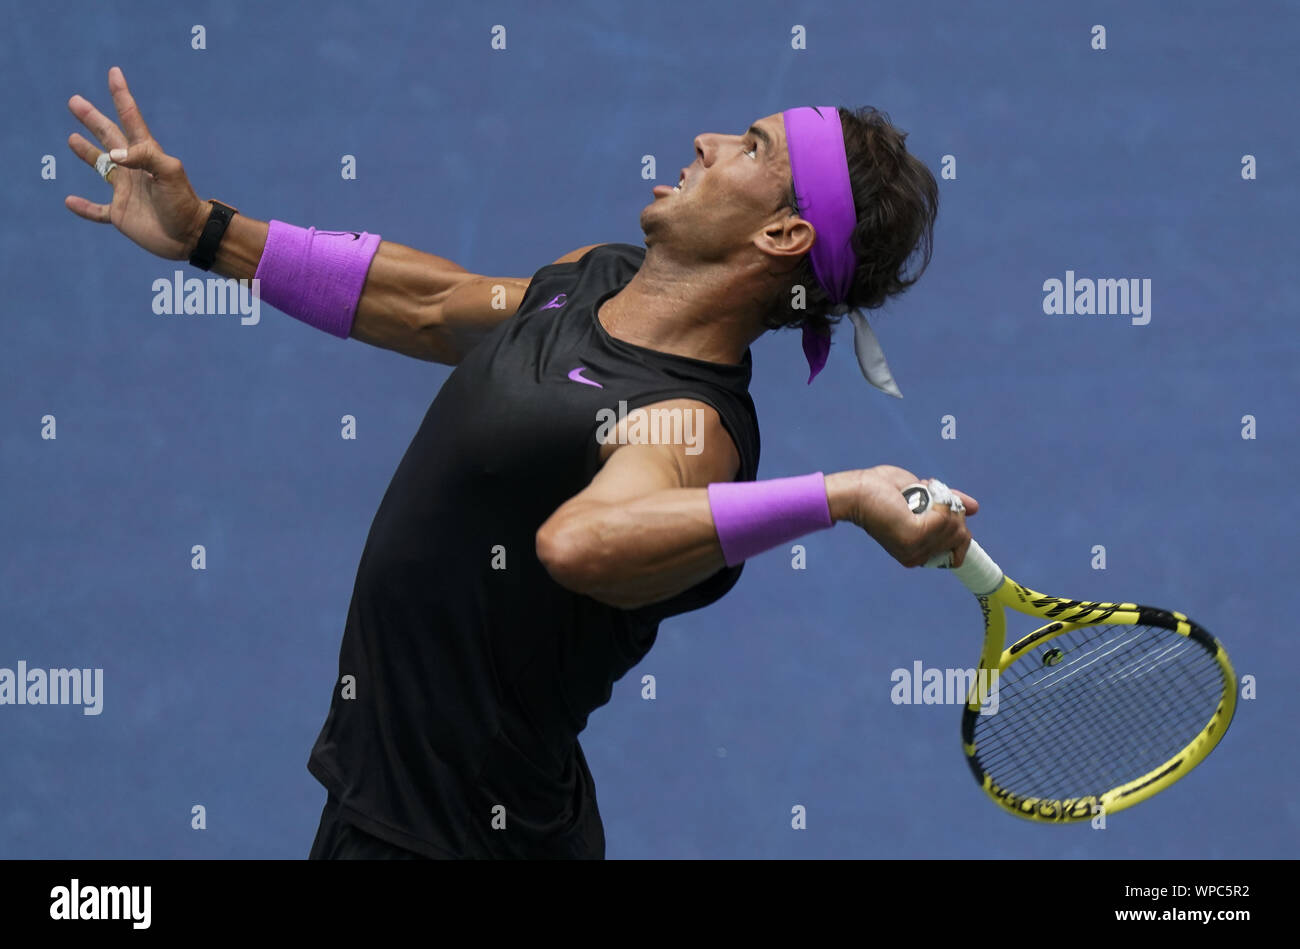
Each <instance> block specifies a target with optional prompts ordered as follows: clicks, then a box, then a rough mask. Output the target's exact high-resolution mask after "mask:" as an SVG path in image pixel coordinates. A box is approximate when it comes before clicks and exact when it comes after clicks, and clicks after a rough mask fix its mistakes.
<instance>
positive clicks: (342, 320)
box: [67, 67, 978, 859]
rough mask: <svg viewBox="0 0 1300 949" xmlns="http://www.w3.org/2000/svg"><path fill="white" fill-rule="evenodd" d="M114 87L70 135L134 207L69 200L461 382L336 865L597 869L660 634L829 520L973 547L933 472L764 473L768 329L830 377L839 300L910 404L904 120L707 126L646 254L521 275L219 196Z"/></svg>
mask: <svg viewBox="0 0 1300 949" xmlns="http://www.w3.org/2000/svg"><path fill="white" fill-rule="evenodd" d="M109 89H110V92H111V94H112V98H113V102H114V104H115V106H116V110H117V114H118V119H119V121H120V123H121V124H120V126H119V125H117V124H115V123H113V122H112V121H110V120H109V119H108V118H106V117H105V116H104V115H102V114H101V113H100V112H99V111H97V110H96V109H95V108H94V106H92V105H91V103H90V102H88V101H87V100H86V99H84V98H82V97H81V96H74V97H73V98H72V99H71V100H70V101H69V107H70V108H71V110H72V112H73V114H74V115H75V116H76V117H77V118H78V119H80V120H81V121H82V122H83V123H84V124H85V126H86V128H87V129H88V130H89V131H90V132H91V133H92V134H93V136H94V137H95V139H97V140H98V142H99V145H100V147H96V146H95V145H94V144H92V143H91V142H90V141H89V140H87V139H86V138H84V137H82V136H81V135H79V134H74V135H72V136H71V138H70V140H69V144H70V146H71V148H72V150H73V151H74V152H75V153H76V154H77V155H78V156H80V157H81V158H82V159H84V160H85V161H86V162H87V163H88V164H90V165H92V166H94V167H95V168H96V170H97V171H99V173H100V174H101V176H103V177H104V178H105V179H106V180H107V181H108V183H109V184H110V185H111V186H112V189H113V195H112V199H111V201H110V202H109V203H107V204H103V203H96V202H92V201H90V200H87V199H85V198H81V197H74V196H69V197H68V198H67V206H68V208H69V209H70V210H72V211H73V212H74V213H76V214H78V215H80V216H81V217H84V218H86V219H87V220H91V221H97V222H102V223H111V224H112V225H113V226H114V227H116V228H117V229H118V230H119V231H121V232H122V233H123V234H125V235H126V236H127V237H128V238H130V239H131V240H132V241H134V242H135V243H137V244H139V245H140V246H141V247H143V248H144V249H146V250H148V251H150V252H152V253H154V254H156V255H158V256H160V257H163V258H165V259H168V260H188V261H189V262H190V263H191V264H192V265H194V266H195V267H197V268H200V269H202V270H209V271H212V272H213V273H216V274H220V275H222V276H224V277H231V278H237V279H248V278H253V277H256V278H258V279H259V280H260V287H261V297H262V299H263V300H264V301H265V302H268V303H270V304H271V305H273V306H275V307H276V308H278V309H280V310H282V311H283V312H285V313H286V314H288V315H290V316H292V317H295V318H297V319H299V320H302V321H304V322H306V323H308V324H310V325H312V326H315V327H318V328H319V329H321V330H323V331H325V332H329V333H332V334H334V335H336V336H338V337H340V338H347V337H351V338H353V339H357V340H360V341H362V342H365V343H369V344H372V345H375V346H380V347H383V348H386V349H390V350H394V351H396V352H399V353H403V354H406V355H409V356H413V357H416V358H419V359H425V360H431V361H434V362H440V363H445V364H447V365H451V366H455V367H456V368H455V369H454V370H453V371H452V373H451V374H450V375H449V376H448V378H447V380H446V381H445V382H444V383H443V385H442V388H441V389H440V390H439V392H438V394H437V397H436V398H435V399H434V400H433V403H432V404H431V405H430V406H429V409H428V412H427V414H426V415H425V418H424V421H423V423H422V424H421V425H420V427H419V430H418V431H417V432H416V434H415V437H414V439H413V440H412V441H411V444H410V446H409V448H408V449H407V451H406V455H405V457H403V459H402V461H401V463H400V465H399V466H398V468H397V471H396V473H395V474H394V475H393V479H392V482H391V483H390V485H389V487H388V490H387V491H386V492H385V494H384V497H383V500H382V501H381V503H380V505H379V510H378V512H377V513H376V515H375V519H374V522H373V524H372V526H371V528H370V533H369V536H368V538H367V540H366V544H365V548H364V549H363V550H362V553H361V561H360V565H359V567H358V570H357V575H356V581H355V585H354V587H353V593H352V600H351V605H350V607H349V610H348V615H347V623H346V626H345V630H344V634H343V644H342V649H341V651H340V655H339V677H338V680H337V681H336V682H335V683H334V686H333V696H332V699H331V703H330V708H329V713H328V716H327V717H326V720H325V724H324V727H323V728H322V729H321V732H320V736H319V738H318V739H317V741H316V744H315V747H314V748H313V749H312V751H311V755H310V759H309V763H308V768H309V770H310V771H311V773H312V774H313V775H314V776H315V777H316V778H317V779H318V780H319V781H320V782H321V784H323V785H324V787H325V789H326V803H325V808H324V812H323V814H322V817H321V822H320V827H319V831H318V833H317V837H316V840H315V842H314V844H313V846H312V849H311V854H310V855H311V856H312V857H313V858H396V859H400V858H420V857H425V858H485V857H499V858H602V857H603V856H604V854H605V836H604V830H603V827H602V823H601V819H600V814H599V811H598V809H597V804H596V793H595V785H594V783H593V781H592V775H591V772H590V770H589V769H588V767H587V762H586V760H585V758H584V755H583V751H582V748H581V746H580V744H579V742H578V736H579V734H580V733H581V732H582V730H583V728H584V727H585V726H586V724H587V720H588V716H590V715H591V713H592V711H593V710H595V709H597V708H599V707H600V706H601V705H603V704H605V703H606V702H607V701H608V700H609V698H610V694H611V690H612V687H613V684H614V683H615V682H616V681H617V680H618V679H619V678H621V677H622V676H623V675H624V674H625V673H626V672H627V671H628V670H629V669H631V668H632V667H633V666H635V665H636V664H637V663H638V662H640V661H641V659H642V658H643V657H644V656H645V655H646V653H647V652H648V651H649V650H650V648H651V646H652V645H653V644H654V641H655V637H656V634H657V631H658V628H659V624H660V623H661V622H662V621H663V620H665V619H667V618H668V617H671V616H674V615H677V614H679V613H683V612H685V611H688V610H694V609H698V608H700V607H703V606H705V605H707V604H710V603H713V602H715V601H716V600H718V599H719V598H720V597H721V596H723V595H724V594H725V593H727V591H729V590H730V589H731V588H732V586H733V585H734V584H735V583H736V581H737V579H738V578H739V576H740V573H741V569H742V565H743V563H744V561H745V560H747V559H748V558H749V557H752V556H754V555H756V554H759V553H761V552H762V551H764V550H768V549H771V548H773V547H779V546H782V545H785V544H787V543H789V542H790V541H792V540H794V539H795V538H798V537H802V536H804V535H806V534H808V533H811V532H813V531H817V530H821V529H825V528H829V527H831V526H832V525H833V524H834V523H835V522H837V521H850V522H852V523H853V524H856V525H858V526H859V527H861V528H862V529H864V530H865V531H866V532H867V533H868V534H869V535H870V536H871V537H873V538H874V539H875V540H876V541H877V542H878V543H880V544H881V545H882V546H883V547H884V549H885V550H886V551H888V552H889V553H890V554H891V555H892V556H893V557H894V558H896V559H897V560H898V561H899V562H900V563H902V564H903V565H905V566H919V565H921V564H923V563H924V562H925V561H926V560H928V559H929V558H930V557H932V556H934V555H936V554H939V553H941V552H943V551H946V550H952V551H954V553H955V556H956V557H957V559H958V562H960V559H961V557H962V555H963V554H964V553H965V549H966V545H967V544H968V542H969V540H970V534H969V532H968V531H967V529H966V526H965V519H964V514H963V512H962V511H961V510H960V508H961V507H962V505H964V508H965V513H966V514H971V513H974V512H975V511H976V510H977V507H978V506H977V504H976V502H975V500H974V499H973V498H970V497H969V496H967V495H964V494H961V493H960V492H956V494H957V496H958V498H959V499H960V502H961V504H957V505H955V506H954V509H950V508H946V507H936V508H934V509H932V510H931V511H930V512H927V513H926V514H925V515H923V516H920V517H917V516H914V515H913V514H912V513H911V511H910V510H909V509H908V507H907V505H906V503H905V502H904V501H903V498H902V495H901V493H900V488H902V487H903V486H905V485H908V484H911V483H913V482H915V481H917V480H919V479H918V478H917V477H916V476H915V475H913V474H912V473H911V472H909V471H906V470H903V469H901V468H897V467H892V466H887V465H882V466H877V467H872V468H864V469H859V470H849V471H839V472H833V473H831V474H824V473H823V472H812V473H808V474H802V475H796V476H792V477H783V478H775V479H768V480H761V481H760V480H756V479H757V473H758V460H759V429H758V421H757V418H756V415H755V411H754V404H753V402H752V400H751V399H750V396H749V392H748V387H749V382H750V376H751V360H750V352H749V347H750V345H751V344H752V343H753V342H754V341H755V340H756V339H758V338H759V337H760V336H762V335H763V334H764V333H766V332H768V331H769V330H772V329H776V328H781V327H796V328H799V329H800V330H801V331H802V335H803V347H804V352H805V354H806V355H807V357H808V361H809V365H810V370H811V374H810V376H809V380H808V381H809V382H812V379H813V377H815V376H816V374H817V372H818V371H819V370H820V369H821V368H822V366H823V364H824V363H825V361H826V358H827V353H828V351H829V348H830V338H831V331H832V328H833V326H834V325H835V324H836V323H837V322H838V321H839V319H840V318H841V317H842V316H843V315H844V314H845V313H847V314H848V315H849V316H850V317H851V319H852V321H853V324H854V326H853V332H854V350H855V353H856V355H857V358H858V362H859V365H860V366H861V368H862V372H863V373H864V375H866V377H867V379H868V381H869V382H871V383H872V384H873V385H875V386H876V387H877V388H879V389H882V390H884V391H886V392H889V393H891V394H894V395H897V394H898V389H897V386H896V385H895V384H894V381H893V379H892V377H891V376H890V373H889V369H888V365H887V363H886V362H885V360H884V357H883V354H881V352H880V347H879V345H878V344H877V342H876V340H875V337H874V335H873V334H872V333H871V329H870V326H869V325H868V324H867V321H866V318H865V316H864V315H863V313H862V310H864V309H873V308H876V307H879V306H880V305H882V304H883V303H884V302H885V301H886V299H888V298H889V297H891V296H893V295H896V294H898V293H901V292H903V291H904V290H905V289H906V288H907V287H909V286H910V285H911V284H912V283H914V282H915V280H916V279H917V278H918V277H919V276H920V273H921V272H922V271H924V269H925V267H926V265H927V264H928V263H929V259H930V246H931V236H932V232H933V224H934V218H935V215H936V213H937V202H938V188H937V186H936V183H935V181H934V178H933V177H932V175H931V174H930V173H929V171H928V170H927V169H926V168H925V166H924V165H923V164H922V163H921V162H920V161H919V160H917V159H916V158H915V157H914V156H912V155H910V154H908V152H907V150H906V148H905V145H904V138H905V136H904V134H903V133H901V132H900V131H898V130H897V129H896V128H894V127H893V126H892V125H891V124H890V123H889V121H888V119H887V117H885V116H884V115H883V114H881V113H878V112H876V111H874V110H871V109H862V110H857V111H850V110H847V109H837V108H833V107H816V108H812V107H804V108H795V109H790V110H787V111H784V112H781V113H777V114H773V115H768V116H765V117H763V118H760V119H758V120H757V121H755V122H754V123H753V124H752V125H751V126H750V127H749V128H748V129H747V130H746V131H744V132H743V133H741V134H703V135H700V136H698V137H697V138H696V139H695V143H694V144H695V157H694V161H692V162H691V164H689V165H688V166H686V167H685V168H683V169H682V171H681V175H680V178H679V180H678V181H677V183H676V185H675V186H668V185H660V186H658V187H655V188H654V193H653V201H652V202H651V203H650V204H649V205H648V206H647V207H646V208H645V209H644V211H643V212H642V214H641V227H642V229H643V231H644V233H645V246H644V248H643V247H639V246H635V245H630V244H617V243H616V244H602V245H592V246H589V247H584V248H580V249H578V250H575V251H573V252H572V253H570V254H566V255H564V256H563V257H561V258H559V259H558V260H557V261H555V262H554V263H552V264H550V265H548V266H544V267H542V268H541V269H540V270H538V271H537V272H536V273H535V274H533V276H532V277H531V278H509V277H488V276H482V275H479V274H473V273H469V272H468V271H466V270H465V268H463V267H461V266H458V265H457V264H455V263H452V262H451V261H449V260H445V259H443V258H441V257H435V256H432V255H430V254H425V253H421V252H420V251H416V250H413V249H411V248H409V247H404V246H401V245H398V244H394V243H392V242H388V241H382V240H381V239H380V237H379V235H377V234H371V233H368V232H364V231H342V232H340V231H322V230H316V229H315V228H311V227H307V228H302V227H297V226H294V225H291V224H287V223H284V222H281V221H275V220H272V221H269V222H265V221H259V220H255V219H253V218H251V217H248V216H247V215H244V214H240V213H237V211H236V210H235V209H233V208H231V207H230V206H228V205H225V204H223V203H221V202H218V201H204V200H200V199H199V197H198V195H197V194H196V193H195V192H194V189H193V188H192V187H191V186H190V183H189V181H188V179H187V177H186V175H185V171H184V169H183V167H182V166H181V162H180V161H179V160H178V159H177V158H175V157H173V156H171V155H168V154H166V153H165V152H164V151H163V150H162V148H161V147H160V146H159V144H158V142H157V141H156V140H155V139H154V138H153V136H152V135H151V134H150V132H149V130H148V128H147V127H146V125H145V122H144V119H143V118H142V117H141V114H140V111H139V109H138V108H137V107H136V103H135V101H134V100H133V99H132V97H131V94H130V91H129V90H128V88H127V84H126V80H125V77H124V76H123V74H122V72H121V70H120V69H118V68H116V67H114V68H113V69H112V70H110V72H109ZM915 259H919V266H918V268H917V269H916V270H914V271H912V272H909V271H908V269H907V268H908V264H909V261H913V260H915ZM674 410H676V412H677V414H676V415H674V414H673V413H674ZM656 411H657V412H658V415H656V414H655V413H656ZM656 418H657V419H658V420H659V422H660V423H663V422H664V420H665V419H667V420H670V421H672V420H675V419H680V420H682V421H683V424H681V425H679V424H678V422H676V421H672V424H659V425H658V426H657V427H656V425H655V424H654V420H655V419H656ZM688 419H689V420H698V422H699V424H698V425H697V426H694V427H693V429H692V430H691V431H690V432H689V433H688V432H687V426H686V424H685V420H688ZM665 433H667V435H666V436H665ZM688 435H689V437H688Z"/></svg>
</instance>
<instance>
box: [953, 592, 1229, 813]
mask: <svg viewBox="0 0 1300 949" xmlns="http://www.w3.org/2000/svg"><path fill="white" fill-rule="evenodd" d="M976 599H977V600H978V601H979V604H980V609H981V610H982V611H983V612H984V622H985V639H984V648H983V651H982V652H981V654H980V661H979V665H980V670H983V671H982V672H977V674H976V676H975V684H974V686H972V688H971V691H970V693H969V694H968V696H967V702H966V707H965V709H964V710H963V713H962V747H963V749H964V750H965V752H966V759H967V762H968V763H969V764H970V768H971V771H972V772H973V773H974V775H975V780H976V781H977V782H978V783H979V785H980V787H982V788H983V789H984V791H985V793H987V794H988V795H989V797H991V798H992V799H993V801H994V803H996V804H997V805H998V806H999V807H1001V808H1003V809H1004V810H1006V811H1008V812H1010V813H1012V814H1015V815H1016V816H1017V817H1023V818H1026V819H1028V820H1033V821H1041V822H1044V823H1053V824H1059V823H1071V822H1078V821H1086V820H1092V819H1093V818H1094V817H1096V816H1097V815H1098V814H1102V813H1105V814H1115V813H1117V812H1119V811H1122V810H1124V809H1125V808H1129V807H1132V806H1133V805H1134V804H1139V803H1141V802H1142V801H1145V800H1147V799H1148V798H1150V797H1152V796H1153V795H1155V794H1158V793H1160V792H1161V791H1163V790H1164V789H1165V788H1167V787H1169V785H1171V784H1173V783H1174V782H1175V781H1177V780H1178V779H1179V778H1181V777H1183V776H1184V775H1185V774H1187V773H1188V772H1189V771H1191V769H1192V768H1194V767H1196V766H1197V765H1198V764H1200V763H1201V762H1202V761H1204V760H1205V757H1206V755H1208V754H1209V753H1210V752H1211V751H1213V750H1214V747H1215V746H1216V745H1217V744H1218V743H1219V741H1220V739H1222V738H1223V735H1224V733H1225V732H1226V731H1227V730H1228V726H1229V725H1230V724H1231V723H1232V716H1233V713H1234V712H1235V711H1236V707H1237V677H1236V674H1235V673H1234V672H1233V671H1232V663H1231V662H1229V661H1228V653H1227V651H1226V650H1224V648H1223V646H1222V644H1220V643H1219V641H1218V640H1217V639H1215V638H1214V637H1213V636H1211V635H1210V634H1209V633H1208V632H1206V631H1205V630H1204V629H1202V628H1201V627H1200V626H1198V625H1197V624H1196V623H1194V622H1192V621H1191V620H1189V619H1188V618H1187V617H1186V616H1184V615H1183V614H1182V613H1175V612H1172V611H1169V610H1160V609H1155V608H1153V607H1147V606H1139V605H1138V604H1136V603H1093V602H1087V601H1080V600H1066V599H1062V598H1059V597H1052V596H1045V595H1043V594H1041V593H1036V592H1034V591H1033V590H1030V589H1029V588H1027V587H1023V586H1021V585H1020V584H1019V583H1016V582H1015V581H1014V580H1012V579H1010V578H1009V577H1006V576H1005V575H1004V576H1003V580H1002V584H1001V585H1000V586H999V587H998V588H997V589H996V590H994V591H993V592H992V593H990V594H988V595H986V596H977V597H976ZM1007 609H1011V610H1015V611H1016V612H1018V613H1024V614H1026V615H1028V616H1033V617H1036V618H1038V619H1043V620H1050V621H1051V622H1049V623H1047V625H1045V626H1041V627H1039V628H1038V629H1036V630H1034V631H1033V632H1032V633H1030V634H1029V635H1028V636H1025V637H1023V638H1021V639H1018V640H1016V642H1014V643H1013V644H1012V645H1011V646H1010V647H1008V648H1005V649H1004V648H1003V646H1004V645H1005V643H1006V631H1007V620H1006V612H1005V611H1006V610H1007ZM1100 624H1112V625H1118V626H1123V625H1129V626H1159V627H1162V628H1165V629H1169V630H1172V631H1174V632H1176V633H1178V634H1179V635H1181V636H1186V637H1188V638H1189V639H1192V640H1195V641H1196V642H1197V643H1198V644H1199V645H1200V646H1201V647H1203V648H1204V649H1206V650H1207V651H1208V652H1211V653H1212V654H1213V656H1214V659H1215V661H1216V662H1217V663H1218V665H1219V671H1220V672H1221V673H1222V674H1223V693H1222V696H1221V697H1220V699H1219V704H1218V707H1217V708H1216V709H1215V710H1214V714H1213V715H1211V716H1210V719H1209V721H1207V722H1206V723H1205V726H1204V727H1203V728H1202V729H1201V731H1200V733H1199V734H1197V735H1196V737H1195V738H1193V739H1192V740H1191V741H1190V742H1188V743H1187V745H1186V746H1185V747H1184V748H1183V749H1182V750H1181V751H1179V752H1178V753H1177V754H1176V755H1174V756H1173V757H1172V758H1170V759H1169V760H1168V761H1166V762H1164V763H1163V764H1161V765H1159V766H1158V767H1155V768H1152V769H1151V770H1150V771H1148V772H1147V773H1146V774H1144V775H1142V776H1141V777H1139V778H1135V779H1134V780H1132V781H1129V782H1128V783H1127V784H1123V785H1120V786H1119V787H1117V788H1113V789H1111V790H1109V791H1106V792H1104V793H1101V794H1097V795H1087V796H1083V797H1078V798H1066V799H1063V800H1057V799H1052V798H1039V797H1024V796H1021V795H1018V794H1015V793H1013V792H1011V791H1009V790H1007V789H1005V788H1001V787H999V786H998V785H997V784H996V783H995V782H994V781H993V779H992V778H991V777H990V776H989V775H988V773H987V772H985V771H984V769H983V767H981V765H980V763H979V749H978V748H977V747H976V744H975V738H974V736H975V725H976V721H977V720H978V719H979V717H980V708H981V706H982V704H983V703H984V700H985V699H986V697H987V693H988V692H989V690H990V689H989V682H990V678H991V677H990V675H989V673H990V672H992V671H993V670H996V672H997V676H998V677H999V678H1000V677H1001V675H1002V673H1003V672H1005V671H1006V670H1007V668H1008V667H1010V665H1011V664H1012V663H1013V662H1015V661H1016V660H1017V659H1019V658H1021V657H1022V656H1023V655H1025V654H1026V653H1027V651H1028V650H1029V649H1030V647H1032V646H1040V645H1042V644H1043V643H1046V642H1050V641H1051V640H1053V639H1055V638H1056V637H1057V636H1060V635H1062V634H1064V633H1068V632H1071V631H1073V630H1076V629H1082V628H1083V627H1085V626H1096V625H1100Z"/></svg>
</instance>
